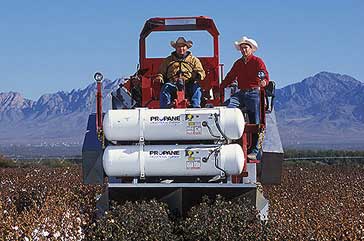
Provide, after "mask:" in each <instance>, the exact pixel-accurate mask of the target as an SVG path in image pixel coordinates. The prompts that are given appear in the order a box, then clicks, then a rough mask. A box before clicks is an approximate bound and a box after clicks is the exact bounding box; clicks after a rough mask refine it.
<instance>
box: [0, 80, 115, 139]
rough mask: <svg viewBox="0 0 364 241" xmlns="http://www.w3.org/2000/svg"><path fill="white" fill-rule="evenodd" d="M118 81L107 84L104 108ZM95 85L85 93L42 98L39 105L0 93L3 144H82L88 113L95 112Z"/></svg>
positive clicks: (13, 95)
mask: <svg viewBox="0 0 364 241" xmlns="http://www.w3.org/2000/svg"><path fill="white" fill-rule="evenodd" d="M117 86H118V81H117V80H116V81H111V80H104V82H103V92H104V95H103V97H104V98H103V99H104V106H105V108H109V107H110V99H109V98H108V94H109V93H110V92H111V91H112V90H113V89H115V88H116V87H117ZM95 95H96V83H93V84H90V85H89V86H87V87H86V88H85V89H79V90H72V91H71V92H69V93H67V92H63V91H60V92H57V93H54V94H45V95H42V96H41V97H40V98H39V99H38V100H37V101H32V100H27V99H25V98H23V97H22V96H21V95H20V94H19V93H14V92H10V93H0V106H1V107H0V123H1V125H0V133H2V134H1V135H0V144H9V143H13V144H15V143H16V144H39V143H49V144H53V143H73V144H74V143H79V144H81V142H82V140H83V134H84V132H85V130H86V124H87V123H86V122H87V118H88V115H89V113H91V112H94V111H95Z"/></svg>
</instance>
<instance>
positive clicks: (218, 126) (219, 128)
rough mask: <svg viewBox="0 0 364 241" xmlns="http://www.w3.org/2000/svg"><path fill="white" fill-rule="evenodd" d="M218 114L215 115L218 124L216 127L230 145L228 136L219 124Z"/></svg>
mask: <svg viewBox="0 0 364 241" xmlns="http://www.w3.org/2000/svg"><path fill="white" fill-rule="evenodd" d="M218 116H219V115H218V114H217V113H215V114H214V117H215V124H216V127H217V130H218V131H219V132H220V134H221V135H222V137H223V138H224V139H225V142H226V143H229V140H228V138H227V136H226V135H225V133H224V132H223V131H222V130H221V127H220V124H219V119H218Z"/></svg>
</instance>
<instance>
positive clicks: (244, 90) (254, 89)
mask: <svg viewBox="0 0 364 241" xmlns="http://www.w3.org/2000/svg"><path fill="white" fill-rule="evenodd" d="M256 90H258V91H260V87H253V88H249V89H241V90H240V91H242V92H250V91H256Z"/></svg>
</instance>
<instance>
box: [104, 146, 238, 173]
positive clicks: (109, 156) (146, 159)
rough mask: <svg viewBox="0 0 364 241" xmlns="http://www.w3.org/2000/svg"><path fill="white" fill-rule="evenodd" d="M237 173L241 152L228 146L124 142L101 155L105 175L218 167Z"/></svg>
mask: <svg viewBox="0 0 364 241" xmlns="http://www.w3.org/2000/svg"><path fill="white" fill-rule="evenodd" d="M215 158H216V163H217V166H218V167H219V168H221V169H222V170H224V171H225V172H226V174H227V175H238V174H240V173H241V172H242V170H243V166H244V152H243V150H242V149H241V147H240V145H238V144H229V145H222V146H219V145H124V146H108V147H106V149H105V151H104V155H103V166H104V170H105V173H106V175H107V176H116V177H125V176H129V177H139V176H215V175H220V174H221V172H222V171H221V170H219V169H218V168H217V167H216V166H215Z"/></svg>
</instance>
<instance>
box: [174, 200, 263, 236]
mask: <svg viewBox="0 0 364 241" xmlns="http://www.w3.org/2000/svg"><path fill="white" fill-rule="evenodd" d="M181 228H182V229H183V234H184V240H191V241H192V240H201V241H202V240H265V239H266V235H267V233H268V230H266V227H265V225H264V224H263V223H262V222H261V221H260V219H259V218H258V217H257V212H256V210H255V207H254V206H253V204H252V203H251V201H250V200H248V199H245V198H241V199H238V200H234V201H225V200H224V199H223V198H222V197H219V196H218V197H217V198H216V200H215V201H212V200H209V199H207V198H205V199H204V201H203V202H202V203H201V204H200V205H198V206H195V207H192V209H191V211H190V212H189V215H188V217H187V218H186V219H185V220H184V221H183V224H182V225H181Z"/></svg>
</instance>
